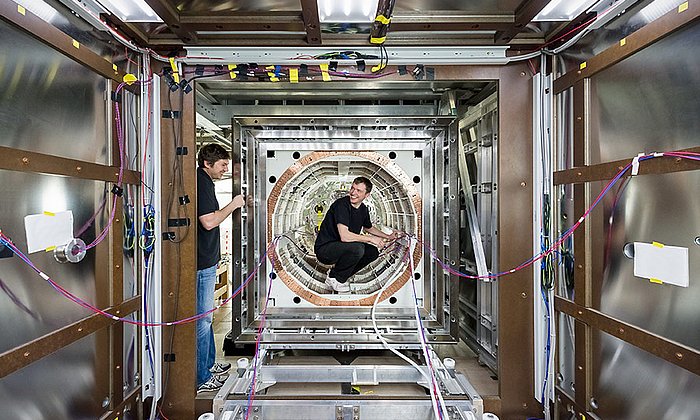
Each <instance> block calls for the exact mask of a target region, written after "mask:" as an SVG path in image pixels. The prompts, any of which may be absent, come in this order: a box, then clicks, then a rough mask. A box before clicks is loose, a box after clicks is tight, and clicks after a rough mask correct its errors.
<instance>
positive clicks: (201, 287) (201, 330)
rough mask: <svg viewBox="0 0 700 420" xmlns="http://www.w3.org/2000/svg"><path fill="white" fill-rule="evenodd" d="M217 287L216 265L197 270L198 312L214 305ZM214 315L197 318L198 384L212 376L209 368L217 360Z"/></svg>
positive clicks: (205, 310)
mask: <svg viewBox="0 0 700 420" xmlns="http://www.w3.org/2000/svg"><path fill="white" fill-rule="evenodd" d="M215 287H216V266H215V265H214V266H212V267H209V268H204V269H202V270H197V313H198V314H201V313H204V312H207V311H209V310H211V309H212V308H213V307H214V288H215ZM212 315H213V314H209V315H207V316H205V317H204V318H201V319H198V320H197V386H199V385H202V384H203V383H204V382H206V381H208V380H209V378H211V372H209V368H211V367H212V366H214V361H215V360H216V346H215V345H214V329H213V328H212V326H211V321H212Z"/></svg>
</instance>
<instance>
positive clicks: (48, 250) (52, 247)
mask: <svg viewBox="0 0 700 420" xmlns="http://www.w3.org/2000/svg"><path fill="white" fill-rule="evenodd" d="M54 249H56V247H55V246H50V247H48V248H46V252H51V251H53V250H54Z"/></svg>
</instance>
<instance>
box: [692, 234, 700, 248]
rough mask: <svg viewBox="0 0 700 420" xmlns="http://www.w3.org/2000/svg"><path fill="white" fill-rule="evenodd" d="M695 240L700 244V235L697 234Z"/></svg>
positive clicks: (696, 243)
mask: <svg viewBox="0 0 700 420" xmlns="http://www.w3.org/2000/svg"><path fill="white" fill-rule="evenodd" d="M693 242H695V245H698V246H700V236H696V237H695V239H694V240H693Z"/></svg>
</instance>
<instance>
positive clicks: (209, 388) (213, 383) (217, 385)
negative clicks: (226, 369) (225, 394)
mask: <svg viewBox="0 0 700 420" xmlns="http://www.w3.org/2000/svg"><path fill="white" fill-rule="evenodd" d="M223 385H224V383H223V382H220V381H219V380H218V379H217V378H216V376H212V377H211V378H209V380H208V381H206V382H204V383H203V384H202V385H200V386H199V387H198V388H197V393H200V392H215V391H218V390H219V389H221V387H222V386H223Z"/></svg>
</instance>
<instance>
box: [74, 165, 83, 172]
mask: <svg viewBox="0 0 700 420" xmlns="http://www.w3.org/2000/svg"><path fill="white" fill-rule="evenodd" d="M75 170H76V171H78V172H80V171H82V170H83V167H82V166H76V167H75Z"/></svg>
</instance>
